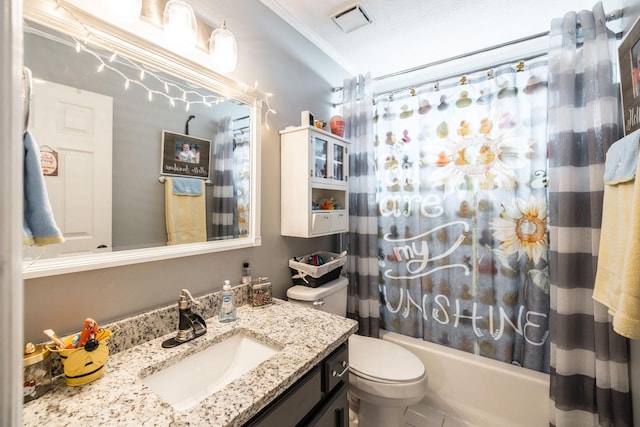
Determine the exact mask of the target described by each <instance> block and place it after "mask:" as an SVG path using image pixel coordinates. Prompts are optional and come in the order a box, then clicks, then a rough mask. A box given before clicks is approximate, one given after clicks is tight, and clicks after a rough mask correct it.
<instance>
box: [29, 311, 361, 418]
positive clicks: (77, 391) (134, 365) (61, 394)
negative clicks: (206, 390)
mask: <svg viewBox="0 0 640 427" xmlns="http://www.w3.org/2000/svg"><path fill="white" fill-rule="evenodd" d="M195 311H197V310H195ZM176 314H177V313H176ZM174 322H175V319H174ZM206 323H207V333H206V334H205V335H203V336H201V337H199V338H196V339H194V340H192V341H190V342H188V343H184V344H182V345H179V346H177V347H175V348H172V349H164V348H162V347H161V344H162V341H164V340H165V339H168V338H171V337H172V336H175V333H176V332H175V331H174V332H171V333H169V334H167V335H164V336H162V337H158V338H156V339H153V340H151V341H147V342H144V343H141V344H139V345H135V346H133V347H131V348H128V349H126V350H123V351H120V352H118V353H117V354H112V355H111V356H110V357H109V360H108V361H107V364H106V366H105V373H104V375H103V376H102V377H101V378H99V379H97V380H95V381H94V382H92V383H89V384H86V385H84V386H80V387H67V386H66V384H65V382H64V378H62V377H57V378H56V379H55V380H54V381H53V387H52V389H51V390H50V391H49V392H48V393H46V394H45V395H43V396H42V397H40V398H38V399H36V400H34V401H31V402H29V403H27V404H25V405H24V411H23V424H24V426H27V427H28V426H42V425H49V426H76V425H93V426H106V425H136V426H168V425H171V426H176V427H177V426H201V425H202V426H241V425H242V424H243V423H245V422H246V421H248V420H249V419H250V418H251V417H252V416H253V415H255V414H256V413H258V412H259V411H260V410H261V409H262V408H263V407H265V406H266V405H267V404H268V403H270V402H271V401H272V400H273V399H274V398H275V397H277V396H278V395H279V394H281V393H282V392H284V391H285V390H286V389H287V388H288V387H289V386H290V385H292V384H293V383H294V382H295V381H296V380H298V379H299V378H301V377H302V376H303V375H304V374H305V373H306V372H308V371H309V370H310V369H311V368H312V367H313V366H315V365H316V364H318V363H319V362H320V361H321V360H322V359H323V358H325V357H326V356H327V355H329V354H330V353H331V352H332V351H333V350H334V349H336V348H337V347H338V346H339V345H340V344H341V343H343V342H345V341H346V340H347V339H348V337H349V336H350V335H351V334H353V333H354V332H355V331H356V329H357V323H356V322H355V321H353V320H351V319H346V318H342V317H339V316H335V315H331V314H328V313H325V312H321V311H319V310H313V309H310V308H307V307H305V306H301V305H298V304H292V303H289V302H285V301H280V300H277V299H274V304H272V305H269V306H266V307H260V308H252V307H250V306H247V305H244V306H241V307H239V308H238V320H237V321H236V322H233V323H220V322H219V321H218V319H217V318H216V317H213V318H209V319H206ZM137 326H138V329H140V328H147V327H150V326H151V327H152V326H153V325H145V324H139V325H137ZM119 333H120V332H119V331H116V332H115V333H114V338H115V336H116V335H117V334H119ZM235 333H244V334H246V335H249V336H251V337H253V338H256V339H257V340H259V341H263V342H265V343H268V344H272V345H275V346H276V347H278V348H281V349H282V350H280V351H279V352H278V353H277V354H276V355H274V356H272V357H271V358H269V359H268V360H266V361H265V362H263V363H262V364H260V365H259V366H258V367H256V368H255V369H253V370H251V371H249V372H247V373H246V374H244V375H243V376H241V377H240V378H238V379H237V380H236V381H234V382H232V383H231V384H229V385H227V386H226V387H224V388H223V389H222V390H219V391H218V392H216V393H214V394H212V395H211V396H209V397H207V398H206V399H204V400H203V401H202V402H200V403H199V404H198V405H196V406H195V407H194V408H191V409H187V410H185V411H178V410H175V409H173V408H172V407H171V406H170V405H169V404H168V403H166V402H164V401H163V400H162V399H161V398H160V397H159V396H158V395H157V394H155V392H153V391H152V390H151V389H149V388H148V387H147V386H145V385H144V384H143V383H142V381H141V378H142V377H143V376H146V375H149V374H151V373H153V372H155V371H156V370H158V369H162V368H164V367H166V366H169V365H171V364H173V363H175V362H177V361H179V360H181V359H183V358H185V357H187V356H189V355H191V354H194V353H195V352H197V351H199V350H202V349H204V348H206V347H208V346H210V345H212V344H215V343H217V342H219V341H222V340H224V339H225V338H227V337H229V336H231V335H233V334H235ZM188 380H189V379H188V378H185V381H188Z"/></svg>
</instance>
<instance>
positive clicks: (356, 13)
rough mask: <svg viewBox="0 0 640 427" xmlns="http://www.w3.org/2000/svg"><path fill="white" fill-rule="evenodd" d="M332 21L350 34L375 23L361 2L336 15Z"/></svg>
mask: <svg viewBox="0 0 640 427" xmlns="http://www.w3.org/2000/svg"><path fill="white" fill-rule="evenodd" d="M331 19H332V20H333V22H335V23H336V25H337V26H338V27H340V29H341V30H342V31H344V32H345V33H349V32H351V31H353V30H355V29H358V28H360V27H364V26H365V25H369V24H371V23H373V20H372V19H371V15H370V14H369V13H368V12H367V11H365V9H364V7H363V6H362V3H360V2H358V3H356V4H354V5H353V6H351V7H349V8H347V9H345V10H343V11H341V12H338V13H336V14H334V15H333V16H332V17H331Z"/></svg>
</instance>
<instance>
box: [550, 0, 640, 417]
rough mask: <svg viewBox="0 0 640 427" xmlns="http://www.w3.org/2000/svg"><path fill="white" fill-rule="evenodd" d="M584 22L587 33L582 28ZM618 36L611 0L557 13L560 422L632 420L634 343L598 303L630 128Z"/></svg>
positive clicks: (556, 363) (554, 348) (554, 310)
mask: <svg viewBox="0 0 640 427" xmlns="http://www.w3.org/2000/svg"><path fill="white" fill-rule="evenodd" d="M578 22H579V23H580V24H581V30H579V28H578V27H577V25H578ZM615 55H616V48H615V39H614V38H613V35H612V34H611V32H609V31H608V30H607V28H606V25H605V15H604V11H603V8H602V4H601V3H597V4H596V5H595V6H594V8H593V12H589V11H582V12H580V14H579V15H578V14H576V13H574V12H570V13H567V14H566V15H565V16H564V18H563V19H558V20H554V21H553V22H552V25H551V33H550V53H549V71H550V76H549V95H550V96H549V102H550V109H549V111H550V114H549V161H550V165H549V198H550V245H551V252H550V265H551V272H550V279H551V312H550V330H551V336H550V340H551V360H550V364H551V388H550V419H549V421H550V424H551V425H554V426H578V425H579V426H615V427H625V426H631V425H632V420H631V418H632V415H631V402H630V394H629V373H628V354H629V353H628V341H627V340H626V339H625V338H623V337H621V336H619V335H618V334H616V333H615V332H614V331H613V328H612V324H611V318H610V316H609V315H608V314H607V309H606V307H604V306H603V305H601V304H600V303H597V302H595V301H593V300H592V293H593V286H594V282H595V274H596V266H597V260H598V252H597V251H598V245H599V236H600V225H601V219H602V198H603V194H604V182H603V174H604V160H605V153H606V151H607V149H608V148H609V146H610V145H611V144H612V143H613V142H615V141H616V139H618V138H619V137H620V136H621V135H620V123H619V120H620V118H619V106H620V101H619V98H618V97H619V89H618V85H617V78H616V71H615V70H616V69H617V68H616V62H615V61H616V59H615Z"/></svg>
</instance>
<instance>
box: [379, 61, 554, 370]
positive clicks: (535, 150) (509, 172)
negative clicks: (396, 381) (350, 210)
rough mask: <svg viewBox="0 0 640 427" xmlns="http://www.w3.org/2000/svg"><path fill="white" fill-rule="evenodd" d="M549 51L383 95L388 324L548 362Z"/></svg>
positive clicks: (531, 364)
mask: <svg viewBox="0 0 640 427" xmlns="http://www.w3.org/2000/svg"><path fill="white" fill-rule="evenodd" d="M546 78H547V68H546V60H545V59H538V60H536V61H531V62H530V63H527V64H526V65H525V64H522V63H520V64H513V65H509V66H502V67H499V68H496V69H494V70H489V71H487V72H486V73H478V74H476V75H470V76H465V77H463V78H462V79H460V80H449V81H443V82H440V83H439V84H437V85H434V87H430V88H426V89H422V90H421V91H416V90H412V91H411V92H405V93H397V94H394V95H393V96H389V97H387V98H385V99H383V100H379V101H378V102H377V105H376V110H375V113H374V117H373V121H374V133H375V142H374V145H375V149H374V152H375V157H376V187H377V209H378V230H377V233H378V242H377V243H378V244H377V248H378V249H377V250H378V254H377V256H378V269H379V273H380V276H379V281H380V288H381V320H382V325H383V326H384V328H385V329H387V330H391V331H395V332H399V333H402V334H405V335H410V336H413V337H420V338H423V339H425V340H427V341H432V342H435V343H439V344H443V345H446V346H449V347H454V348H457V349H460V350H464V351H467V352H472V353H475V354H479V355H483V356H486V357H490V358H492V359H496V360H501V361H505V362H508V363H513V364H517V365H521V366H526V367H528V368H531V369H535V370H540V371H544V370H546V369H548V350H549V346H548V340H547V337H548V310H549V295H548V292H549V291H548V289H549V283H548V277H549V276H548V264H547V246H548V237H547V226H546V218H547V200H546V187H545V182H546V153H547V151H546V121H547V84H546Z"/></svg>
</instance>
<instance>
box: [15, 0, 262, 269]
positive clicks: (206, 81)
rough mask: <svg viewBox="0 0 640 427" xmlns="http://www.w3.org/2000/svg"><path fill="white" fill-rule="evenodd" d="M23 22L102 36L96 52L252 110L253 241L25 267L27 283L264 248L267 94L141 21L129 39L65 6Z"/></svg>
mask: <svg viewBox="0 0 640 427" xmlns="http://www.w3.org/2000/svg"><path fill="white" fill-rule="evenodd" d="M58 2H60V4H63V5H64V9H67V10H68V11H70V12H72V13H73V15H74V16H75V18H76V19H73V18H72V17H71V16H69V14H68V13H67V11H65V10H64V9H61V8H59V6H58ZM84 3H87V2H84ZM90 3H94V4H97V3H102V2H98V1H94V2H90ZM23 16H24V19H26V20H29V21H32V22H34V23H37V24H40V25H44V26H46V27H49V28H52V29H54V30H56V31H60V32H62V33H65V34H68V35H70V36H73V37H76V38H78V39H80V40H84V39H85V37H86V35H87V31H86V30H85V29H84V27H83V25H84V26H86V27H87V28H90V29H91V32H92V33H93V34H95V35H97V36H98V38H96V37H92V38H91V39H90V42H91V45H92V46H95V47H98V48H104V49H109V50H111V51H116V52H118V54H119V55H123V56H126V57H128V58H130V59H131V60H133V61H135V62H137V63H142V64H145V65H147V66H149V67H151V68H153V69H157V70H160V71H162V72H165V73H169V74H171V75H173V76H175V77H178V78H181V79H184V80H185V81H188V82H190V83H192V84H195V85H198V86H202V87H203V88H206V89H209V90H212V91H214V92H216V93H218V94H220V95H222V96H225V97H228V98H230V99H235V100H238V101H240V102H242V103H244V104H246V105H247V106H249V108H250V110H251V114H250V116H251V123H250V125H251V135H250V144H251V214H250V233H249V236H247V237H242V238H237V239H228V240H217V241H207V242H202V243H189V244H182V245H174V246H158V247H152V248H143V249H131V250H122V251H115V252H107V253H99V254H89V255H78V256H70V257H62V258H53V259H36V260H33V261H31V260H30V261H23V263H22V265H23V274H22V277H23V279H31V278H38V277H46V276H53V275H59V274H67V273H75V272H80V271H88V270H95V269H101V268H110V267H118V266H124V265H130V264H137V263H143V262H152V261H161V260H166V259H172V258H179V257H185V256H193V255H202V254H208V253H213V252H221V251H228V250H234V249H241V248H247V247H253V246H260V244H261V237H260V204H261V203H260V128H261V124H262V123H261V122H262V120H261V118H262V99H265V96H266V94H264V93H261V92H259V91H258V90H257V89H256V88H254V87H249V86H247V85H246V84H243V83H241V82H238V81H235V80H233V79H230V78H228V77H226V76H223V75H221V74H218V73H216V72H215V71H213V70H211V68H210V67H209V66H208V65H206V64H207V62H205V61H206V59H205V58H207V59H208V55H205V54H204V52H196V53H195V54H191V55H189V56H186V55H185V56H182V55H179V54H176V53H173V52H171V51H169V50H167V49H166V48H164V47H163V46H162V45H161V44H160V43H158V42H154V41H152V40H154V39H155V40H161V38H160V37H159V36H161V34H160V35H159V36H158V34H152V33H153V32H154V31H155V32H156V33H160V30H159V29H158V28H154V27H153V26H152V25H149V24H147V23H145V22H143V21H142V20H140V29H141V31H139V32H140V33H144V35H140V34H138V33H131V32H129V31H125V30H123V29H122V28H120V27H118V26H116V25H114V24H113V23H110V22H107V21H104V20H103V19H100V18H98V17H97V16H108V15H105V14H104V13H103V14H100V12H94V13H90V12H87V11H85V10H84V9H81V8H79V7H76V6H73V5H72V4H70V3H69V2H66V1H62V0H58V1H56V0H26V1H25V2H24V5H23ZM80 23H82V24H80ZM198 55H200V56H198ZM153 179H157V177H153Z"/></svg>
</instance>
